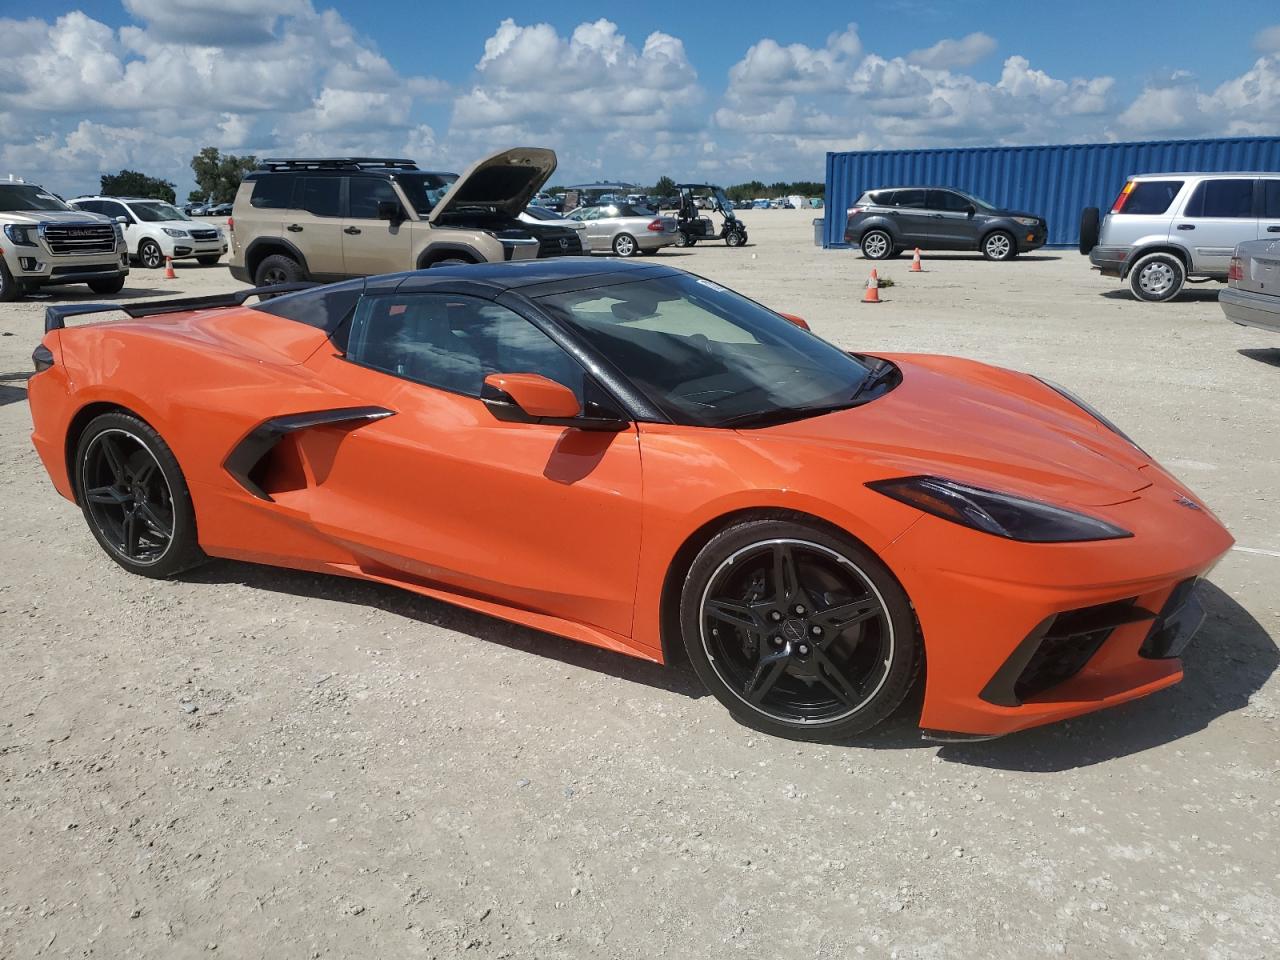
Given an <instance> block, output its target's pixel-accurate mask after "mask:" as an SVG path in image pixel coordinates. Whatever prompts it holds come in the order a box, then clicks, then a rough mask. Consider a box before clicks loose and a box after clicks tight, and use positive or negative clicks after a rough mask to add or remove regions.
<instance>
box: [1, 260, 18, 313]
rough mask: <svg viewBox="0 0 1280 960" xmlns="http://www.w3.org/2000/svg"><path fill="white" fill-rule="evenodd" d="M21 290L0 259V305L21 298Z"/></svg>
mask: <svg viewBox="0 0 1280 960" xmlns="http://www.w3.org/2000/svg"><path fill="white" fill-rule="evenodd" d="M22 292H23V291H22V288H21V287H19V286H18V284H17V282H16V281H15V280H14V279H13V274H11V273H10V272H9V267H8V265H7V264H6V263H5V262H4V260H3V259H0V303H12V302H13V301H14V300H17V299H18V298H19V297H21V296H22Z"/></svg>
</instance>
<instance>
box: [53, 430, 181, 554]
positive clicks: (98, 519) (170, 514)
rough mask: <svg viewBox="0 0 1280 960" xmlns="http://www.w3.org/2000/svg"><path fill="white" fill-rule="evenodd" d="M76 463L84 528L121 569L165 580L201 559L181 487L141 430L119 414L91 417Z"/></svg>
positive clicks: (170, 462)
mask: <svg viewBox="0 0 1280 960" xmlns="http://www.w3.org/2000/svg"><path fill="white" fill-rule="evenodd" d="M76 464H77V474H76V476H77V483H76V489H77V493H78V498H79V500H80V505H81V509H82V510H83V512H84V516H85V520H86V521H87V522H88V524H89V529H90V530H91V531H92V532H93V535H94V537H95V538H96V539H97V540H98V543H99V544H101V545H102V548H103V549H104V550H105V551H106V552H107V554H108V555H109V556H110V557H111V558H112V559H113V560H115V561H116V562H117V563H119V564H120V565H121V566H122V567H124V568H125V569H126V570H129V571H131V572H133V573H140V574H143V575H145V576H151V577H167V576H170V575H172V574H174V573H177V572H178V571H180V570H185V569H187V568H188V567H191V566H194V565H195V564H196V563H199V562H200V561H201V560H203V559H204V553H203V551H201V550H200V547H199V545H198V543H197V541H196V535H195V512H194V510H193V509H192V506H191V497H190V493H189V492H188V490H187V485H186V481H185V480H184V479H183V476H182V472H181V470H180V469H179V468H178V464H177V460H176V459H174V456H173V453H172V451H170V450H169V447H168V445H167V444H165V442H164V440H162V439H161V438H160V435H159V434H157V433H156V432H155V431H154V430H153V429H152V428H151V427H150V426H149V425H147V424H146V423H144V422H143V421H141V420H139V419H138V418H137V417H134V416H131V415H129V414H125V413H122V412H116V413H108V414H104V415H102V416H100V417H97V418H96V419H95V420H93V422H92V423H90V424H89V426H88V427H87V428H86V430H85V432H84V434H83V435H82V436H81V438H80V443H79V445H78V450H77V455H76Z"/></svg>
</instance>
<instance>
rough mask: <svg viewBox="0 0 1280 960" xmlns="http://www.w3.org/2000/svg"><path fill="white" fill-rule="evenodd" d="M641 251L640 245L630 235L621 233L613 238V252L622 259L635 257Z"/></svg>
mask: <svg viewBox="0 0 1280 960" xmlns="http://www.w3.org/2000/svg"><path fill="white" fill-rule="evenodd" d="M639 251H640V244H638V243H636V238H635V237H633V236H632V235H631V234H629V233H620V234H618V235H617V236H616V237H614V238H613V252H614V253H616V254H617V255H618V256H620V257H634V256H635V255H636V254H637V253H638V252H639Z"/></svg>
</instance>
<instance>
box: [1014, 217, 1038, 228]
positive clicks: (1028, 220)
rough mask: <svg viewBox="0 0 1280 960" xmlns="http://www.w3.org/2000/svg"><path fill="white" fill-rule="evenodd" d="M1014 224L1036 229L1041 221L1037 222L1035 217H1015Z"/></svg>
mask: <svg viewBox="0 0 1280 960" xmlns="http://www.w3.org/2000/svg"><path fill="white" fill-rule="evenodd" d="M1013 222H1014V223H1020V224H1022V225H1023V226H1024V227H1035V226H1038V225H1039V224H1040V221H1039V220H1037V219H1036V218H1035V217H1014V218H1013Z"/></svg>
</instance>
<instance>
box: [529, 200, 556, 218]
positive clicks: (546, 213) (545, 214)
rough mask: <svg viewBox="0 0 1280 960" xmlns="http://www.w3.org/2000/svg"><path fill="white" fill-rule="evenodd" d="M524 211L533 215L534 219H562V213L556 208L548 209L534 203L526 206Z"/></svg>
mask: <svg viewBox="0 0 1280 960" xmlns="http://www.w3.org/2000/svg"><path fill="white" fill-rule="evenodd" d="M524 212H525V213H527V214H528V215H529V216H531V217H533V219H535V220H559V219H561V217H560V214H558V213H556V212H555V211H554V210H548V209H547V208H546V207H538V206H533V205H532V204H531V205H530V206H527V207H525V208H524Z"/></svg>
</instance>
